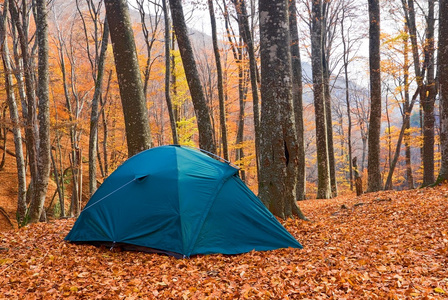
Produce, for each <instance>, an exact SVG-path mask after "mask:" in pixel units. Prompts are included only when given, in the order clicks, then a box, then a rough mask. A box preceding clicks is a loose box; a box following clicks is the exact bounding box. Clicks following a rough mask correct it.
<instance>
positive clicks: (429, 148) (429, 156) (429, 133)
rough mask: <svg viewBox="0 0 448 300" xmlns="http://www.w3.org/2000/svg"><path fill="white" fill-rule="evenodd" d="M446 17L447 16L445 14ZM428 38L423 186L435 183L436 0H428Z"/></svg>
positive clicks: (425, 49) (426, 49) (425, 53)
mask: <svg viewBox="0 0 448 300" xmlns="http://www.w3.org/2000/svg"><path fill="white" fill-rule="evenodd" d="M444 18H446V16H444ZM426 20H427V22H426V38H425V44H424V50H423V51H424V55H425V60H424V69H426V71H427V72H426V83H425V89H424V90H425V93H424V95H423V96H424V98H423V99H422V106H423V149H422V150H423V186H427V185H430V184H432V183H434V125H435V116H434V105H435V100H436V94H437V89H436V83H435V78H434V73H435V66H434V52H435V48H434V30H435V29H434V22H435V19H434V0H428V16H427V18H426Z"/></svg>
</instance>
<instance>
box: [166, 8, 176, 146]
mask: <svg viewBox="0 0 448 300" xmlns="http://www.w3.org/2000/svg"><path fill="white" fill-rule="evenodd" d="M166 1H167V0H162V10H163V20H164V38H165V101H166V105H167V108H168V115H169V118H170V127H171V136H172V139H173V144H175V145H177V144H179V138H178V136H177V125H176V118H175V114H174V107H173V101H172V98H171V54H170V51H171V47H170V44H171V38H170V37H171V22H170V16H169V14H168V7H167V5H166Z"/></svg>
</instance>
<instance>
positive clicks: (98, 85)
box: [89, 19, 109, 195]
mask: <svg viewBox="0 0 448 300" xmlns="http://www.w3.org/2000/svg"><path fill="white" fill-rule="evenodd" d="M108 40H109V25H108V24H107V19H106V20H105V21H104V28H103V37H102V41H101V51H100V56H99V60H98V68H97V75H96V79H95V92H94V93H93V99H92V110H91V112H90V133H89V193H90V195H93V193H95V191H96V189H97V185H96V169H97V167H96V166H97V164H96V162H97V156H98V150H97V149H98V120H99V102H100V97H101V93H102V90H103V77H104V61H105V59H106V50H107V45H108Z"/></svg>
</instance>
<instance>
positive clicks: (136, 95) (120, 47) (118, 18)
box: [105, 0, 151, 157]
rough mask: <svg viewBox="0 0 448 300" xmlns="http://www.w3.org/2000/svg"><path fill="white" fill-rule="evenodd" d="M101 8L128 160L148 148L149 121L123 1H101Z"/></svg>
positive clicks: (125, 2)
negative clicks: (123, 127) (121, 115)
mask: <svg viewBox="0 0 448 300" xmlns="http://www.w3.org/2000/svg"><path fill="white" fill-rule="evenodd" d="M105 5H106V15H107V22H108V23H109V28H110V37H111V41H112V48H113V52H114V58H115V68H116V71H117V77H118V84H119V87H120V96H121V102H122V107H123V114H124V119H125V125H126V126H125V127H126V139H127V145H128V156H129V157H130V156H133V155H135V154H137V153H139V152H140V151H143V150H145V149H148V148H150V147H151V132H150V129H149V119H148V115H147V109H146V101H145V95H144V94H143V85H142V79H141V76H140V67H139V63H138V59H137V52H136V48H135V41H134V34H133V31H132V24H131V21H130V17H129V11H128V5H127V1H125V0H119V1H114V0H105Z"/></svg>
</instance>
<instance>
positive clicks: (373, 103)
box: [367, 0, 383, 192]
mask: <svg viewBox="0 0 448 300" xmlns="http://www.w3.org/2000/svg"><path fill="white" fill-rule="evenodd" d="M369 24H370V28H369V70H370V107H371V108H370V118H369V140H368V162H367V172H368V179H367V182H368V188H367V190H368V191H369V192H376V191H380V190H382V189H383V182H382V179H381V170H380V136H381V67H380V62H381V58H380V4H379V0H369Z"/></svg>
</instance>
